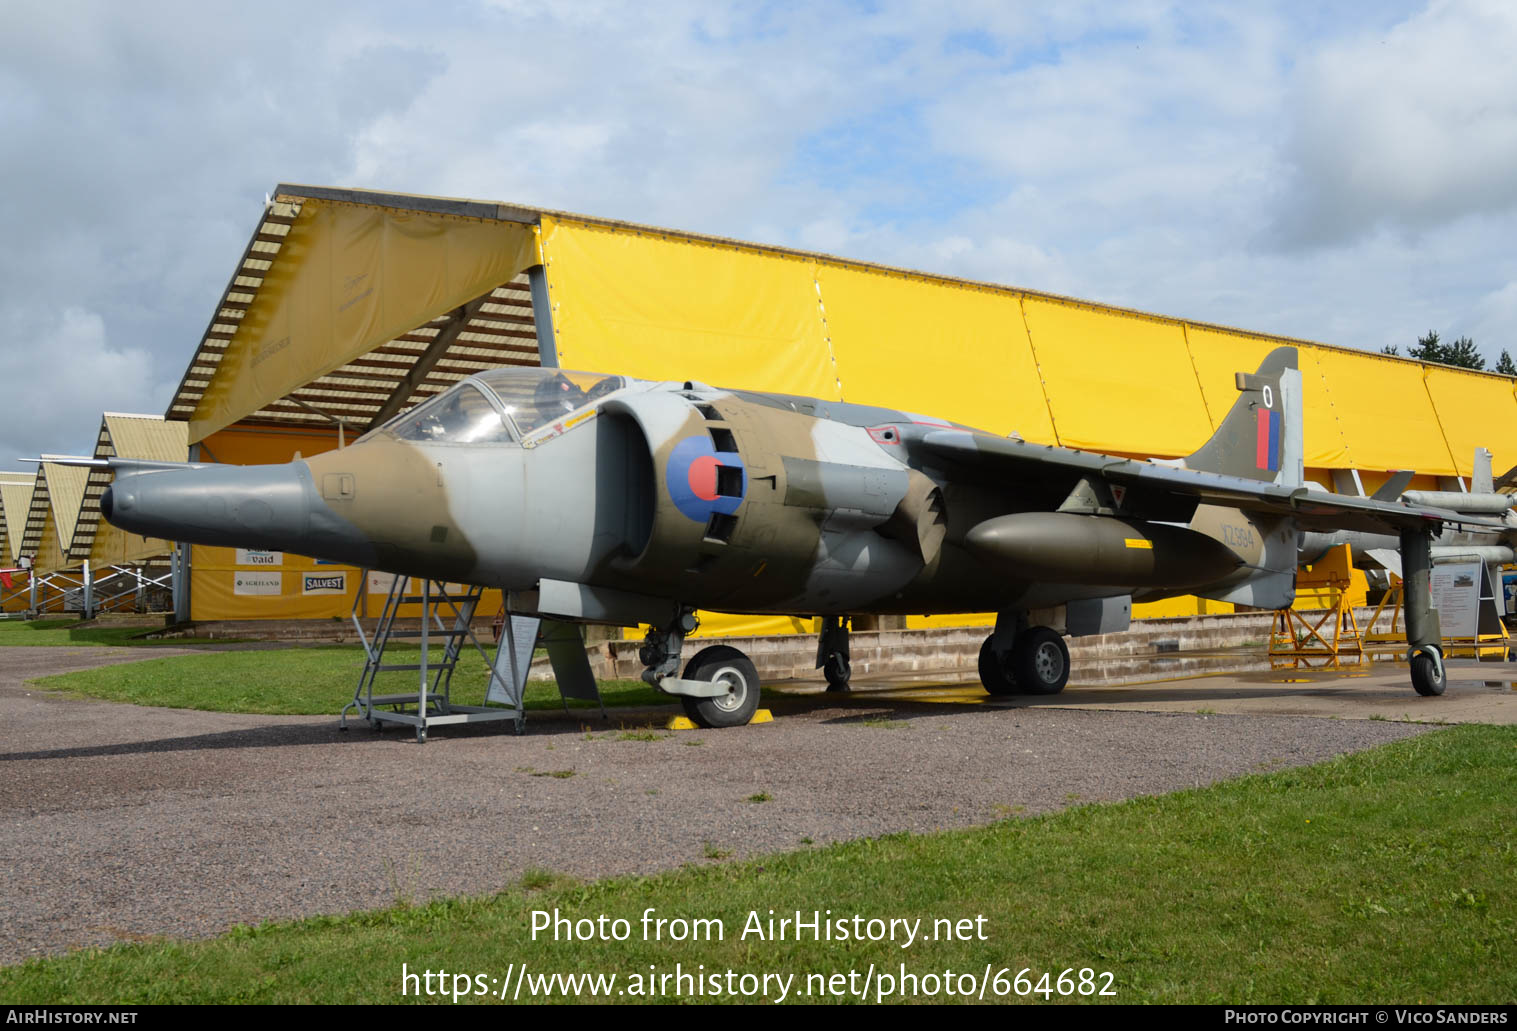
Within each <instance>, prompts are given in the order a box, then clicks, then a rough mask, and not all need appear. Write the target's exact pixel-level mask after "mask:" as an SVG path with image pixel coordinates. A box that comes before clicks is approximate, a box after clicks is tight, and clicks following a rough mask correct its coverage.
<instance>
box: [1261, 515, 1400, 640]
mask: <svg viewBox="0 0 1517 1031" xmlns="http://www.w3.org/2000/svg"><path fill="white" fill-rule="evenodd" d="M1353 573H1354V562H1353V552H1352V549H1351V547H1350V546H1349V545H1348V544H1346V543H1345V544H1340V545H1338V546H1337V547H1335V548H1333V549H1331V550H1330V551H1328V552H1327V554H1326V555H1324V556H1323V557H1322V558H1321V559H1319V560H1318V561H1317V562H1314V563H1313V564H1312V565H1310V566H1308V567H1306V568H1305V569H1301V570H1298V571H1297V573H1296V590H1297V591H1303V590H1315V591H1325V592H1326V594H1327V600H1328V604H1327V607H1326V608H1322V609H1306V610H1299V609H1293V608H1291V609H1279V610H1277V611H1276V612H1275V626H1274V630H1273V632H1272V633H1271V634H1270V639H1269V657H1270V665H1271V666H1275V667H1276V668H1279V667H1280V666H1283V665H1287V664H1288V665H1293V666H1295V667H1297V668H1300V667H1303V666H1338V665H1353V664H1356V663H1359V662H1363V661H1364V635H1363V634H1362V633H1361V632H1360V630H1359V621H1358V620H1357V619H1356V618H1355V616H1354V607H1353V605H1351V604H1350V603H1349V588H1350V587H1351V586H1352V585H1353ZM1377 614H1378V613H1377ZM1371 625H1372V626H1373V625H1374V624H1373V622H1371ZM1281 660H1284V661H1281Z"/></svg>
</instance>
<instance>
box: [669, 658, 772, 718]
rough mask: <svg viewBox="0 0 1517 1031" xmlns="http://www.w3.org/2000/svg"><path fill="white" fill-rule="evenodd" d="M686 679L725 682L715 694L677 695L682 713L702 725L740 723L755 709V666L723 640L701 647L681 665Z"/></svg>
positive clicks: (756, 681)
mask: <svg viewBox="0 0 1517 1031" xmlns="http://www.w3.org/2000/svg"><path fill="white" fill-rule="evenodd" d="M684 679H686V680H706V681H710V682H712V683H718V684H726V685H727V693H726V694H723V695H717V696H716V697H715V698H691V697H689V696H688V695H685V696H681V697H680V704H682V705H683V706H684V707H685V715H687V716H689V717H690V718H691V719H692V720H694V721H695V722H696V723H698V724H699V725H700V726H702V727H741V726H742V725H743V724H745V723H747V722H748V721H749V720H751V719H753V714H754V712H755V711H757V709H758V702H759V678H758V670H756V669H754V668H753V663H752V662H751V661H750V660H749V659H748V656H746V655H744V654H743V653H742V652H740V651H738V650H737V649H736V648H733V647H730V646H728V645H725V644H718V645H713V646H712V647H710V648H702V649H701V650H700V651H698V652H696V653H695V657H694V658H692V659H691V660H690V662H689V663H688V664H686V666H685V677H684Z"/></svg>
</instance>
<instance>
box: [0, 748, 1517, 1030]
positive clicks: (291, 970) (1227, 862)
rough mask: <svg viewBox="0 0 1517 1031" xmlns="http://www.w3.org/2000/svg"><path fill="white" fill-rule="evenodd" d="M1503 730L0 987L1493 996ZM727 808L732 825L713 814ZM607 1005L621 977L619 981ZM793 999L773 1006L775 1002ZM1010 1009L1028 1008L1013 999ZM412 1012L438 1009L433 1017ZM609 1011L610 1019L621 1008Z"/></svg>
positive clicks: (5, 973) (258, 994)
mask: <svg viewBox="0 0 1517 1031" xmlns="http://www.w3.org/2000/svg"><path fill="white" fill-rule="evenodd" d="M1514 768H1517V728H1513V727H1488V726H1463V727H1456V728H1452V729H1448V730H1440V731H1435V732H1432V733H1429V734H1426V735H1423V736H1420V737H1417V738H1414V739H1411V740H1408V741H1402V742H1398V743H1396V744H1392V745H1387V746H1384V747H1382V748H1378V749H1374V750H1372V751H1368V752H1363V753H1359V754H1357V755H1353V756H1348V757H1344V758H1340V759H1337V760H1334V761H1331V762H1327V763H1323V764H1320V765H1317V766H1312V767H1307V768H1303V769H1294V770H1286V771H1280V772H1275V773H1269V774H1260V775H1255V776H1250V777H1246V778H1242V779H1240V780H1236V781H1230V782H1227V783H1223V784H1219V785H1215V786H1212V787H1207V788H1202V789H1196V790H1190V791H1183V792H1179V793H1176V794H1173V795H1167V796H1160V797H1150V798H1140V799H1135V800H1132V801H1129V802H1124V803H1117V804H1091V805H1081V806H1077V807H1075V808H1071V809H1067V810H1064V811H1062V812H1059V813H1055V814H1049V815H1045V816H1039V817H1028V818H1018V819H1009V820H1005V821H1002V822H999V823H996V824H992V825H991V826H989V827H985V828H980V829H975V830H966V831H954V832H945V833H938V834H928V835H906V834H898V835H892V836H889V837H885V838H879V839H872V840H863V841H854V842H849V843H844V844H839V845H833V846H829V847H826V848H811V849H802V850H799V851H797V852H793V853H788V854H785V855H779V856H765V857H762V858H759V859H754V860H749V861H743V862H730V861H729V862H721V861H720V860H721V859H723V858H725V857H724V855H723V853H724V852H725V851H726V849H725V848H722V847H719V846H718V844H717V843H715V842H708V843H707V846H706V849H705V855H706V857H707V858H706V859H705V860H702V861H700V862H699V863H697V864H693V865H692V866H689V867H687V868H685V869H682V870H678V871H674V872H671V873H668V874H665V875H661V876H656V877H625V878H618V879H613V880H606V881H600V882H596V883H591V884H577V883H572V882H570V881H568V880H567V879H563V878H555V876H554V875H553V874H552V873H551V872H550V871H546V870H542V869H535V870H533V871H530V872H529V873H528V874H526V875H525V876H524V877H523V880H522V883H521V884H520V885H519V886H518V887H516V888H513V889H511V890H508V891H505V892H503V893H501V894H499V895H496V896H494V897H491V898H483V899H458V900H452V901H439V902H433V903H426V904H419V905H399V906H394V907H392V908H389V909H386V910H382V911H377V912H368V913H361V914H356V915H351V916H344V917H323V918H316V919H310V920H305V921H301V922H297V923H286V924H270V925H264V926H262V927H258V928H244V929H240V930H237V931H235V932H233V933H231V934H229V935H226V936H223V937H221V938H218V939H214V940H211V941H203V942H162V943H146V944H125V945H119V946H116V947H113V948H111V949H107V950H103V951H101V950H91V951H85V952H79V953H74V954H71V955H68V956H64V957H58V958H53V959H44V960H33V961H29V962H27V963H26V964H24V965H22V966H19V967H10V968H5V969H3V970H0V998H3V999H5V1000H6V1001H7V1002H9V1003H11V1004H38V1003H124V1004H136V1003H155V1002H216V1003H230V1002H255V1001H256V1002H316V1001H319V1002H365V1003H374V1002H392V1001H401V996H400V971H401V964H402V963H405V964H406V965H407V967H408V969H409V970H411V971H413V972H414V971H417V970H425V969H428V968H430V969H432V970H434V971H435V970H437V969H439V968H446V969H447V970H448V971H450V972H454V971H458V972H467V973H469V974H475V973H479V974H484V975H487V976H492V977H504V976H506V973H507V971H508V969H509V965H510V964H513V963H522V962H525V963H526V964H528V967H529V970H530V971H531V972H533V973H543V974H547V973H552V972H565V973H574V972H603V973H617V974H620V975H621V977H622V978H624V979H625V978H628V977H630V976H631V975H632V974H634V973H646V972H647V971H648V969H649V965H650V964H652V965H655V966H656V967H657V970H658V971H663V972H668V971H672V969H673V968H674V964H675V963H676V962H678V963H680V964H682V965H683V967H684V969H685V970H687V971H688V970H690V969H692V968H693V967H695V966H696V965H697V964H702V963H703V964H705V966H706V970H707V971H711V970H718V971H724V970H727V969H733V970H737V971H740V972H757V973H764V972H770V973H780V974H795V975H798V983H801V984H804V982H805V975H807V974H808V973H826V974H831V973H834V972H845V973H846V972H847V971H851V970H857V971H859V972H860V974H861V976H862V972H863V971H865V970H866V969H867V968H868V967H869V965H870V964H875V965H876V967H877V969H879V970H882V971H883V970H890V971H897V970H898V969H899V965H900V964H901V963H905V964H906V965H907V968H908V970H910V971H914V972H917V973H919V974H921V973H926V972H929V971H934V970H935V971H939V972H941V971H942V970H943V969H944V968H952V969H953V970H954V971H955V972H973V973H975V974H976V975H979V974H981V973H983V971H984V968H985V966H986V965H987V964H989V965H990V967H991V969H992V971H999V970H1002V969H1006V970H1007V971H1008V972H1009V973H1008V975H1007V976H1008V978H1010V977H1015V976H1016V974H1017V973H1018V972H1019V971H1021V970H1023V969H1024V968H1027V969H1029V970H1030V971H1031V973H1032V978H1033V979H1034V981H1035V980H1036V979H1037V978H1038V977H1039V976H1040V974H1041V973H1042V972H1043V971H1050V972H1051V973H1052V976H1053V978H1054V979H1057V977H1058V976H1059V974H1060V973H1061V972H1062V971H1063V970H1065V969H1066V968H1070V967H1073V968H1076V969H1077V970H1078V968H1081V967H1090V968H1093V969H1095V970H1097V971H1111V972H1112V973H1113V974H1114V975H1115V982H1114V988H1115V991H1116V992H1117V995H1116V997H1115V1000H1114V1001H1117V1002H1148V1001H1162V1002H1222V1001H1227V1002H1256V1003H1266V1002H1275V1003H1310V1002H1376V1003H1391V1002H1418V1001H1426V1002H1432V1001H1437V1002H1448V1003H1453V1002H1511V1001H1512V1000H1513V999H1517V794H1514V792H1513V790H1512V786H1513V781H1512V770H1513V769H1514ZM738 804H740V803H738ZM647 907H654V908H655V909H656V910H657V913H656V914H655V915H656V916H664V917H679V916H682V917H686V918H695V917H701V918H707V919H710V918H718V919H720V920H722V921H723V924H724V926H725V928H726V932H727V933H726V937H725V940H723V941H720V942H712V943H690V942H685V943H673V942H669V941H662V942H657V941H655V942H645V941H643V940H642V936H641V933H640V931H639V930H637V929H638V928H639V927H640V922H639V921H640V917H641V914H642V913H643V910H644V909H645V908H647ZM555 908H556V909H558V910H559V911H560V912H561V913H562V914H563V915H564V916H566V917H569V918H570V919H579V918H581V917H589V918H592V919H593V918H595V917H598V916H600V915H601V914H606V915H607V916H608V917H611V918H616V917H621V918H625V919H627V920H628V921H630V922H631V926H632V928H633V929H634V930H633V935H632V938H631V940H629V941H625V942H615V941H612V942H600V941H591V942H579V941H576V942H569V941H558V942H554V941H551V940H544V939H543V938H539V940H537V941H533V940H532V938H531V934H530V927H531V920H532V912H533V911H534V910H541V911H546V912H551V911H552V910H554V909H555ZM771 909H773V910H775V911H776V914H784V913H785V912H787V911H789V912H793V911H794V910H796V909H800V910H803V911H805V912H808V913H809V912H810V911H811V910H813V909H819V910H827V909H830V910H832V912H833V914H834V915H835V916H838V915H841V916H851V915H853V914H859V915H862V916H865V917H886V918H889V917H908V918H911V917H920V918H923V919H924V920H925V921H926V925H925V926H926V927H928V928H931V927H932V926H933V924H932V921H933V920H934V919H951V920H954V921H958V920H963V919H968V918H975V917H978V916H984V918H985V921H984V930H985V934H986V939H987V940H984V941H981V940H977V939H974V938H971V940H968V941H930V940H923V941H918V942H917V943H916V944H915V945H913V946H912V947H911V948H910V949H904V950H903V949H901V948H900V947H899V945H898V944H891V943H889V942H882V943H868V942H865V943H857V942H836V941H834V942H822V943H813V942H810V941H802V942H795V941H785V942H774V941H761V940H756V939H754V938H751V937H750V938H749V939H748V940H747V941H743V940H741V939H740V938H739V934H740V931H741V929H742V928H743V926H744V923H745V921H746V920H747V918H748V914H749V912H750V911H756V912H757V913H759V914H760V916H761V917H767V914H768V911H769V910H771ZM624 983H625V981H624ZM792 998H794V996H792ZM1033 999H1034V1000H1035V1001H1042V1000H1041V997H1038V996H1034V997H1033ZM434 1001H439V1000H436V999H434ZM623 1001H631V1000H630V999H629V1000H623Z"/></svg>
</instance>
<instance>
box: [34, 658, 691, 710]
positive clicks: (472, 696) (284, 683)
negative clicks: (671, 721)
mask: <svg viewBox="0 0 1517 1031" xmlns="http://www.w3.org/2000/svg"><path fill="white" fill-rule="evenodd" d="M420 652H421V649H420V648H419V647H417V646H415V645H410V646H407V645H392V646H391V647H390V648H389V649H388V650H387V651H386V652H385V661H387V662H393V663H397V664H405V663H416V662H418V661H419V656H420ZM433 654H434V655H436V654H439V653H438V652H435V651H434V653H433ZM363 664H364V653H363V649H362V648H361V647H359V646H358V645H327V646H322V647H315V648H279V649H266V650H260V651H217V652H206V653H205V654H202V655H172V656H166V657H164V658H161V659H147V660H144V661H142V662H133V663H127V664H123V665H118V666H104V667H101V668H100V669H91V670H83V671H81V672H78V673H61V674H58V675H55V676H51V677H39V678H37V679H36V680H33V681H32V683H33V684H34V685H36V686H37V687H41V688H44V689H46V690H50V691H62V692H66V693H68V694H76V695H83V696H86V697H89V698H103V699H105V700H107V701H112V702H130V703H132V704H134V705H160V706H169V707H171V708H176V709H205V710H208V711H211V712H246V713H258V714H264V715H287V716H288V715H319V714H322V713H326V714H331V713H334V712H337V711H338V710H339V709H341V708H342V707H343V706H344V705H346V704H347V703H348V702H349V701H350V700H351V699H352V697H353V688H354V686H355V685H356V684H357V683H358V674H359V672H360V671H361V670H362V669H363ZM487 680H488V674H487V669H486V667H485V663H484V660H483V659H482V658H480V656H479V654H478V653H477V652H474V651H473V650H472V649H471V650H470V652H468V653H466V654H465V655H464V657H463V659H462V660H460V662H459V664H458V668H457V669H456V670H455V671H454V674H453V688H452V694H453V701H454V702H457V703H459V704H463V705H478V704H480V703H481V702H483V701H484V696H485V687H486V683H487ZM416 688H417V674H416V673H382V674H380V678H379V680H378V682H377V683H376V684H375V689H374V693H375V694H391V693H394V694H398V693H400V692H403V691H415V690H416ZM600 691H601V697H602V698H603V699H604V700H605V703H606V705H607V706H608V707H609V706H628V705H669V704H672V703H673V701H674V700H673V699H671V698H670V697H669V696H668V695H666V694H664V693H662V692H660V691H658V690H656V689H655V688H652V687H649V686H648V685H647V684H645V683H643V682H642V681H641V680H604V681H601V682H600ZM525 700H526V707H527V708H528V709H556V708H559V707H560V705H561V704H562V703H561V701H560V700H559V693H558V686H557V685H556V684H554V683H553V682H552V681H550V680H540V681H539V680H533V681H528V682H527V690H526V699H525ZM569 707H570V708H571V709H576V708H594V703H593V702H584V701H578V700H575V699H572V698H571V699H569Z"/></svg>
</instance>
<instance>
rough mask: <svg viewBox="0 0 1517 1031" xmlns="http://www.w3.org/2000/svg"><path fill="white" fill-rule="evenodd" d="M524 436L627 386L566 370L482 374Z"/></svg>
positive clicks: (622, 381)
mask: <svg viewBox="0 0 1517 1031" xmlns="http://www.w3.org/2000/svg"><path fill="white" fill-rule="evenodd" d="M479 380H480V382H482V383H484V385H485V386H487V387H489V388H490V389H491V390H492V391H493V392H494V393H495V396H496V397H498V398H500V401H501V404H503V405H505V408H506V414H507V415H509V416H510V417H511V420H512V421H513V422H515V423H516V428H517V429H518V430H520V431H521V433H522V434H523V435H525V434H528V433H531V432H532V431H533V430H536V429H539V428H540V427H543V426H546V425H548V424H549V423H551V422H554V421H556V420H558V419H562V418H563V417H564V416H566V415H568V414H569V413H570V412H573V411H575V410H576V409H579V408H584V407H585V406H586V405H590V404H593V403H594V402H596V401H598V400H600V399H601V398H603V397H605V396H606V395H607V394H611V393H614V392H616V391H618V390H620V389H621V388H622V387H624V386H626V385H627V382H628V381H627V380H626V378H624V377H622V376H604V375H601V374H600V373H595V372H570V371H568V370H565V369H530V368H522V369H491V370H490V371H489V372H482V373H480V374H479Z"/></svg>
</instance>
